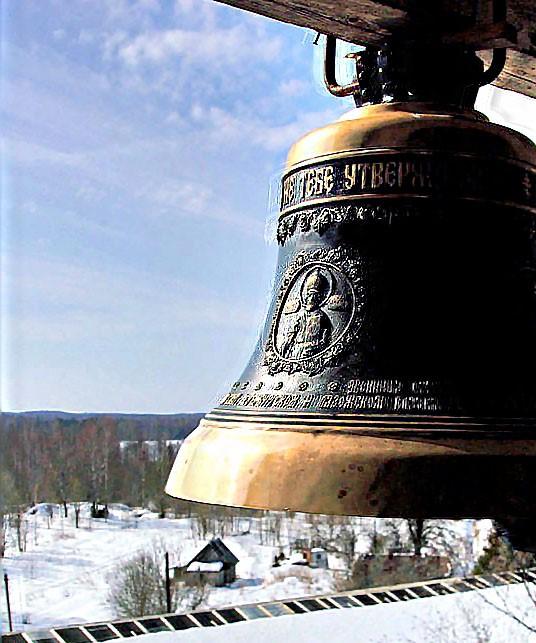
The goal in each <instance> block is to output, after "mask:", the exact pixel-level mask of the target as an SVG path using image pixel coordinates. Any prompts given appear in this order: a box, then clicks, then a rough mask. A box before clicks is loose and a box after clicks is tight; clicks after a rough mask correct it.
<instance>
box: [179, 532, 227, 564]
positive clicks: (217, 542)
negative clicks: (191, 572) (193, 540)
mask: <svg viewBox="0 0 536 643" xmlns="http://www.w3.org/2000/svg"><path fill="white" fill-rule="evenodd" d="M193 562H198V563H220V562H221V563H228V564H230V565H236V563H238V558H237V557H236V556H235V555H234V554H233V552H232V551H231V550H230V549H229V547H227V545H226V544H225V543H224V542H223V540H221V539H220V538H214V539H213V540H211V541H210V542H208V543H207V544H206V545H205V546H204V547H203V549H202V550H201V551H200V552H199V553H197V554H196V555H195V556H194V557H193V558H192V560H191V561H190V562H189V563H188V566H190V565H191V564H192V563H193Z"/></svg>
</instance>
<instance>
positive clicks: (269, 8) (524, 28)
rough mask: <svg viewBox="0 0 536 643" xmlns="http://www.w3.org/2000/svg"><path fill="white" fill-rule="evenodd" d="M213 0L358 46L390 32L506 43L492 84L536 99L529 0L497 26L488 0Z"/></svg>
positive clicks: (533, 9) (533, 8)
mask: <svg viewBox="0 0 536 643" xmlns="http://www.w3.org/2000/svg"><path fill="white" fill-rule="evenodd" d="M218 1H219V2H223V3H225V4H228V5H231V6H234V7H237V8H240V9H245V10H247V11H251V12H253V13H257V14H260V15H263V16H267V17H269V18H273V19H275V20H279V21H281V22H286V23H289V24H293V25H297V26H300V27H307V28H309V29H313V30H315V31H319V32H320V33H324V34H331V35H334V36H337V37H338V38H341V39H343V40H346V41H348V42H353V43H358V44H371V45H381V44H382V43H383V42H385V41H386V39H388V38H390V37H391V36H393V35H395V36H397V38H399V39H402V40H407V41H413V40H415V39H427V40H433V39H436V40H440V41H443V42H460V40H461V41H462V42H465V43H466V44H468V45H470V46H474V47H475V48H476V49H479V50H481V49H485V48H487V47H493V46H495V47H497V46H504V45H508V46H509V47H511V49H509V53H508V58H507V62H506V66H505V69H504V71H503V73H502V74H501V75H500V76H499V78H498V79H497V81H496V82H495V84H496V85H498V86H499V87H504V88H506V89H511V90H513V91H517V92H520V93H522V94H526V95H528V96H532V97H533V98H536V2H535V1H534V0H509V3H508V11H507V15H506V20H505V21H503V24H502V25H501V26H500V27H499V26H492V25H491V22H492V19H493V16H492V12H491V2H485V1H482V0H481V2H480V3H478V2H476V0H426V1H422V0H421V1H419V0H218ZM483 58H485V59H489V55H488V54H486V53H483Z"/></svg>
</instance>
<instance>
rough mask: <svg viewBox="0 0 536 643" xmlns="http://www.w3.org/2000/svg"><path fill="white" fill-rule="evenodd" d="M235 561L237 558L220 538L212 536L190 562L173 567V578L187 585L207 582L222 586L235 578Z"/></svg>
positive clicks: (236, 561)
mask: <svg viewBox="0 0 536 643" xmlns="http://www.w3.org/2000/svg"><path fill="white" fill-rule="evenodd" d="M237 563H238V558H237V557H236V556H235V555H234V554H233V552H232V551H231V550H230V549H229V548H228V547H227V545H226V544H225V543H224V542H223V541H222V540H221V539H220V538H214V539H213V540H211V541H210V542H209V543H207V544H206V545H205V546H204V547H203V549H202V550H201V551H200V552H199V553H197V554H196V555H195V556H194V557H193V558H192V559H191V560H190V562H188V563H187V564H186V565H184V566H183V567H176V568H175V569H174V579H175V580H176V581H178V580H181V581H184V582H186V584H187V585H188V584H192V585H194V584H199V583H201V584H202V583H209V584H211V585H215V586H216V587H222V586H223V585H229V584H230V583H233V582H234V581H235V580H236V564H237Z"/></svg>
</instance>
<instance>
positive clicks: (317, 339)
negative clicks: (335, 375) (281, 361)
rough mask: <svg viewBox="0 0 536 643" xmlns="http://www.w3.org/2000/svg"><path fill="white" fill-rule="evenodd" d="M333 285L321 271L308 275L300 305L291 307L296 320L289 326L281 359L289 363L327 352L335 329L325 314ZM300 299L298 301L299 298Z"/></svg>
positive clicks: (290, 310) (298, 302)
mask: <svg viewBox="0 0 536 643" xmlns="http://www.w3.org/2000/svg"><path fill="white" fill-rule="evenodd" d="M330 290H331V285H330V283H329V281H328V279H327V277H326V276H325V275H324V274H323V273H322V271H321V270H320V269H319V268H314V269H313V270H311V272H309V273H308V274H307V275H306V277H305V278H304V280H303V282H302V286H301V289H300V298H299V301H296V302H295V304H296V305H291V306H289V309H288V312H287V314H288V313H296V319H295V320H294V322H293V323H291V324H290V325H289V326H288V329H287V332H286V333H285V334H286V337H285V340H284V342H283V344H282V346H281V355H282V356H283V357H286V358H287V359H305V358H307V357H311V356H313V355H316V354H317V353H319V352H320V351H322V350H324V349H325V348H327V346H328V345H329V343H330V340H331V335H332V332H333V326H332V324H331V322H330V320H329V317H328V315H327V314H326V313H325V312H324V311H323V310H322V306H323V305H324V304H325V303H326V301H327V299H328V297H329V296H330ZM296 299H297V298H296Z"/></svg>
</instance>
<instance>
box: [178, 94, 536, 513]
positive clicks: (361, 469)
mask: <svg viewBox="0 0 536 643" xmlns="http://www.w3.org/2000/svg"><path fill="white" fill-rule="evenodd" d="M535 186H536V149H535V147H534V146H533V145H532V143H531V142H530V141H529V140H528V139H526V138H525V137H523V136H522V135H520V134H517V133H515V132H513V131H511V130H509V129H508V128H505V127H501V126H498V125H493V124H491V123H489V122H488V120H487V119H486V118H485V117H484V116H482V115H481V114H479V113H478V112H475V111H474V110H473V109H471V108H470V106H467V105H463V106H458V107H453V106H452V105H450V106H445V105H444V104H437V103H435V102H433V101H428V102H418V101H408V102H399V103H396V102H395V103H383V104H375V105H369V106H366V107H361V108H360V109H359V110H357V112H356V115H355V118H352V119H349V120H341V121H338V122H335V123H332V124H330V125H327V126H326V127H324V128H321V129H319V130H316V131H314V132H311V133H310V134H308V135H306V136H304V137H303V138H302V139H300V140H299V141H298V142H297V143H296V144H295V145H294V146H293V147H292V148H291V150H290V153H289V156H288V160H287V166H286V170H285V174H284V176H283V178H282V188H281V211H280V215H279V222H278V230H277V238H278V242H279V245H280V250H279V259H278V267H277V272H276V279H275V288H274V294H273V300H272V303H271V306H270V309H269V312H268V317H267V320H266V324H265V327H264V330H263V333H262V335H261V337H260V339H259V344H258V346H257V348H256V350H255V351H254V353H253V356H252V358H251V361H250V363H249V364H248V366H247V367H246V369H245V370H244V373H243V374H242V376H241V377H240V379H239V380H238V381H237V382H235V384H234V386H233V387H232V389H231V390H230V391H229V393H228V394H227V395H226V396H225V397H224V399H223V400H222V401H221V404H220V405H219V406H218V407H217V408H216V409H214V410H213V411H212V412H211V413H209V414H208V415H207V416H206V417H205V419H204V420H203V421H202V422H201V424H200V426H199V428H198V429H197V430H196V431H195V432H194V433H193V434H192V435H191V436H190V437H189V438H188V440H187V441H186V443H185V444H184V446H183V448H182V449H181V451H180V452H179V454H178V456H177V461H176V463H175V466H174V469H173V471H172V473H171V476H170V480H169V483H168V487H167V490H168V492H169V493H171V494H173V495H178V496H180V497H184V498H189V499H192V500H198V501H205V502H211V503H221V504H229V505H239V506H246V507H258V508H271V509H290V510H297V511H309V512H318V513H340V514H357V515H369V516H370V515H376V516H405V517H449V518H458V517H474V518H476V517H493V518H496V519H501V518H505V519H506V518H508V517H512V516H517V517H523V516H529V515H530V514H531V512H533V511H534V510H535V509H536V502H535V500H534V494H528V493H527V490H529V489H534V488H535V483H536V466H535V464H536V461H535V456H536V433H535V432H534V428H535V427H534V417H535V412H534V411H535V395H534V393H535V391H534V388H535V382H536V377H535V375H536V373H535V369H536V295H535V284H536V282H535V279H536V246H535V239H536V226H535V219H534V216H535V214H536V189H535Z"/></svg>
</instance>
